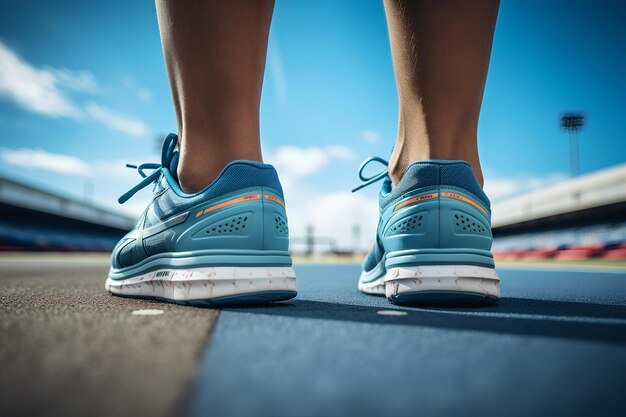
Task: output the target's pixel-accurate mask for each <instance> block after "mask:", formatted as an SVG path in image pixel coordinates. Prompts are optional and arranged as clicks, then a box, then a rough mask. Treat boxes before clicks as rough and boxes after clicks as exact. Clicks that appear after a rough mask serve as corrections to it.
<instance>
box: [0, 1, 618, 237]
mask: <svg viewBox="0 0 626 417" xmlns="http://www.w3.org/2000/svg"><path fill="white" fill-rule="evenodd" d="M624 18H626V6H625V5H624V3H622V2H619V1H602V2H588V1H547V2H540V1H506V0H505V1H503V2H502V5H501V8H500V14H499V18H498V23H497V27H496V34H495V40H494V47H493V53H492V60H491V67H490V73H489V77H488V80H487V87H486V91H485V98H484V105H483V111H482V115H481V120H480V126H479V147H480V152H481V158H482V162H483V169H484V171H485V173H486V189H487V191H488V192H489V193H490V194H491V196H492V198H493V199H495V200H497V199H502V198H505V197H506V196H507V195H514V194H516V193H520V192H523V191H525V190H528V189H531V188H535V187H538V186H541V185H542V184H545V183H548V182H551V181H555V180H558V179H561V178H564V177H565V176H567V173H568V170H569V154H568V148H567V145H568V141H567V136H566V135H565V134H564V133H563V132H561V131H560V129H559V126H558V116H559V114H560V113H561V112H562V111H566V110H582V111H584V112H585V114H586V115H587V118H588V127H587V128H586V129H585V131H584V132H583V133H582V134H581V137H580V153H581V164H580V165H581V171H582V172H583V173H585V172H591V171H595V170H598V169H601V168H604V167H608V166H611V165H615V164H619V163H623V162H624V161H626V140H624V139H625V138H626V124H625V123H624V122H623V120H624V118H625V116H626V104H624V103H625V102H624V98H625V97H626V81H624V74H626V46H625V45H626V28H625V27H624V25H623V20H624ZM171 103H172V102H171V96H170V92H169V87H168V84H167V77H166V74H165V69H164V64H163V58H162V52H161V46H160V42H159V34H158V27H157V21H156V15H155V11H154V4H153V3H152V2H147V1H139V2H128V1H125V2H122V1H109V2H95V1H84V2H76V1H55V2H52V3H51V2H47V1H37V0H33V1H27V2H11V3H7V2H4V3H2V5H0V127H1V128H2V138H1V139H0V175H5V176H10V177H13V178H18V179H22V180H26V181H28V182H31V183H34V184H37V185H40V186H44V187H50V188H51V189H54V190H57V191H60V192H63V193H65V194H69V195H74V196H78V197H80V196H82V193H83V190H84V189H85V184H87V188H88V189H90V190H93V198H94V199H95V200H96V201H97V202H98V203H100V204H105V205H109V206H111V207H114V205H115V204H116V203H115V199H116V197H117V196H118V195H119V194H121V193H123V192H124V191H126V189H128V188H130V187H131V186H132V185H134V183H136V182H137V181H139V179H140V178H139V176H138V175H137V174H136V173H134V172H132V171H131V170H128V169H126V168H124V163H126V162H149V161H150V162H151V161H156V160H157V159H155V158H156V157H157V153H158V142H157V138H158V137H161V136H163V135H164V134H166V133H167V132H169V131H172V130H173V129H175V127H176V123H175V118H174V113H173V108H172V104H171ZM261 119H262V120H261V131H262V140H263V148H264V155H265V158H266V160H268V161H269V162H273V163H275V164H276V165H277V167H278V168H279V169H280V173H281V176H282V177H283V181H284V182H285V188H286V194H287V203H288V208H289V215H290V220H291V226H292V231H293V232H294V234H298V233H301V232H302V231H303V230H304V227H305V225H306V224H307V223H312V224H314V225H315V227H316V230H318V233H320V234H331V233H333V234H337V235H338V236H339V237H338V239H339V240H340V244H350V243H352V241H351V239H352V237H351V230H352V226H353V224H355V223H358V224H361V225H362V228H363V231H364V233H363V237H362V240H363V242H366V241H369V240H370V238H369V236H370V235H369V233H370V232H371V230H373V228H374V226H375V224H371V223H375V216H376V206H375V197H376V190H375V188H376V187H370V189H366V190H363V192H360V193H358V194H355V195H351V194H350V193H349V190H350V188H351V187H352V186H354V185H356V184H357V183H358V180H357V174H356V170H357V168H358V165H359V163H360V161H361V160H362V159H363V158H365V157H367V156H370V155H381V156H383V157H387V156H388V154H389V152H390V149H391V146H392V143H393V138H394V136H395V132H396V121H397V102H396V91H395V83H394V78H393V72H392V64H391V57H390V51H389V43H388V39H387V29H386V26H385V17H384V12H383V7H382V3H381V2H380V1H375V0H372V1H357V0H355V1H313V0H311V1H286V0H282V1H281V0H278V1H277V4H276V8H275V13H274V19H273V22H272V29H271V33H270V47H269V53H268V67H267V71H266V77H265V86H264V91H263V97H262V109H261ZM148 194H149V193H143V194H141V195H139V196H138V197H137V198H136V199H133V200H131V202H130V203H129V204H128V206H127V207H122V208H121V209H122V210H126V211H128V212H131V213H137V211H138V210H139V209H140V208H141V207H142V206H143V205H144V204H145V201H146V198H147V197H148ZM311 199H315V200H316V201H318V202H319V203H320V204H318V205H316V207H318V209H316V210H312V209H310V208H309V207H310V204H303V203H302V202H304V201H310V200H311ZM320 206H328V207H329V209H327V210H324V209H322V210H320V209H319V207H320ZM337 213H344V214H337ZM372 219H374V220H373V221H372ZM338 230H339V232H338ZM359 242H360V241H359ZM359 244H360V243H359ZM363 244H365V243H363Z"/></svg>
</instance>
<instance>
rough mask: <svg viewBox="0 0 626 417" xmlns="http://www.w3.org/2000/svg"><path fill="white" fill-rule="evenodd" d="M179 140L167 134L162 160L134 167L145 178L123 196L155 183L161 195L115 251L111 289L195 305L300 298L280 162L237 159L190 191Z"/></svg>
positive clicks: (156, 194) (122, 199) (125, 197)
mask: <svg viewBox="0 0 626 417" xmlns="http://www.w3.org/2000/svg"><path fill="white" fill-rule="evenodd" d="M177 142H178V138H177V136H176V135H174V134H170V135H169V136H168V137H167V138H166V139H165V143H164V144H163V151H162V156H161V164H142V165H140V166H139V167H133V166H130V167H131V168H137V170H138V171H139V174H141V176H142V177H143V178H144V179H143V181H141V182H140V183H139V184H138V185H137V186H135V187H133V188H132V189H131V190H130V191H128V192H127V193H126V194H124V195H123V196H121V197H120V199H119V202H120V203H124V202H125V201H127V200H128V199H129V198H131V197H132V196H133V195H134V194H135V193H136V192H137V191H139V190H140V189H142V188H144V187H146V186H148V185H150V184H154V198H153V199H152V202H151V203H150V205H149V206H148V208H147V209H146V210H145V211H144V212H143V214H142V215H141V218H140V220H139V223H138V224H137V226H135V228H134V229H133V230H131V231H130V232H129V233H128V234H127V235H126V236H125V237H124V238H123V239H122V240H120V242H119V243H118V244H117V245H116V246H115V248H114V249H113V253H112V255H111V270H110V272H109V276H108V279H107V280H106V284H105V288H106V290H107V291H109V292H111V293H113V294H115V295H121V296H126V297H139V298H155V299H162V300H166V301H173V302H178V303H183V304H194V305H195V304H197V305H214V304H233V303H256V302H267V301H281V300H288V299H290V298H293V297H295V296H296V277H295V274H294V271H293V269H292V268H291V263H292V262H291V256H290V255H289V251H288V250H289V232H288V227H287V215H286V213H285V204H284V203H283V201H284V198H283V193H282V187H281V185H280V182H279V180H278V175H277V173H276V170H275V169H274V167H273V166H271V165H267V164H263V163H260V162H253V161H234V162H231V163H230V164H228V165H227V166H226V167H225V168H224V169H223V170H222V172H221V173H220V175H219V176H218V177H217V179H215V181H213V182H212V183H211V184H210V185H208V186H207V187H206V188H204V189H203V190H202V191H199V192H197V193H194V194H186V193H184V192H183V191H182V190H181V188H180V186H179V184H178V180H177V177H176V167H177V165H178V151H177ZM145 170H152V173H151V174H150V175H147V174H146V173H144V171H145Z"/></svg>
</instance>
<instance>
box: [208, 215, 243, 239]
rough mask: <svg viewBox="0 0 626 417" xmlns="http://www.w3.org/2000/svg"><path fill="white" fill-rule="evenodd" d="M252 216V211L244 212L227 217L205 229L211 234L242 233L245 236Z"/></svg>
mask: <svg viewBox="0 0 626 417" xmlns="http://www.w3.org/2000/svg"><path fill="white" fill-rule="evenodd" d="M251 218H252V213H243V214H238V215H236V216H232V217H229V218H226V219H222V220H220V221H218V222H215V223H213V224H211V225H210V226H209V227H207V228H206V229H205V231H204V232H205V233H206V234H207V235H209V236H224V235H240V236H245V235H247V234H248V231H249V230H250V229H249V222H250V220H251Z"/></svg>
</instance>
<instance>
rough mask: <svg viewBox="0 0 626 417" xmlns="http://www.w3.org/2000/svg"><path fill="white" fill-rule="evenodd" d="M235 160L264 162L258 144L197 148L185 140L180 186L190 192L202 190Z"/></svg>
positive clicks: (178, 169)
mask: <svg viewBox="0 0 626 417" xmlns="http://www.w3.org/2000/svg"><path fill="white" fill-rule="evenodd" d="M221 145H223V144H222V143H220V146H221ZM251 148H252V149H251ZM235 160H248V161H259V162H262V161H263V158H262V157H261V151H260V149H259V147H258V146H256V147H251V146H248V147H234V148H233V147H230V146H224V147H216V149H212V147H207V148H204V147H203V148H199V149H197V148H194V147H190V146H185V144H184V141H183V143H182V146H181V149H180V160H179V163H178V168H177V170H176V173H177V176H178V182H179V184H180V188H181V189H182V190H183V191H184V192H185V193H188V194H190V193H195V192H197V191H200V190H202V189H203V188H205V187H206V186H207V185H209V184H211V183H212V182H213V181H214V180H215V179H216V178H217V176H218V175H219V174H220V172H221V171H222V169H224V167H225V166H226V165H228V164H229V163H230V162H232V161H235Z"/></svg>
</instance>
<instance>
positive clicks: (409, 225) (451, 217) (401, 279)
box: [353, 157, 500, 304]
mask: <svg viewBox="0 0 626 417" xmlns="http://www.w3.org/2000/svg"><path fill="white" fill-rule="evenodd" d="M373 161H376V162H379V163H382V164H383V165H385V170H384V171H383V172H380V173H379V174H377V175H374V176H372V177H365V176H364V174H363V170H364V168H365V166H366V165H368V164H369V163H370V162H373ZM387 165H388V163H387V161H385V160H384V159H382V158H378V157H373V158H369V159H366V160H365V161H364V162H363V164H361V168H360V170H359V177H360V178H361V180H363V181H364V183H363V184H361V185H360V186H358V187H357V188H355V189H354V190H353V191H357V190H358V189H360V188H363V187H365V186H367V185H370V184H372V183H374V182H376V181H379V180H383V185H382V189H381V192H380V197H379V201H380V221H379V223H378V231H377V233H376V241H375V242H374V247H373V249H372V251H371V252H370V253H368V255H367V256H366V257H365V259H364V260H363V264H362V272H361V276H360V278H359V290H361V291H362V292H364V293H367V294H379V295H382V294H385V295H386V296H387V298H388V299H389V300H390V301H391V302H393V303H398V304H404V303H407V304H419V303H439V302H443V303H474V302H478V303H489V302H494V301H497V300H498V298H499V297H500V288H499V278H498V275H497V274H496V271H495V264H494V261H493V255H492V253H491V243H492V240H493V237H492V234H491V210H490V204H489V199H488V198H487V196H486V195H485V193H484V192H483V190H482V188H481V186H480V185H479V183H478V181H477V180H476V177H475V176H474V173H473V172H472V169H471V167H470V165H469V164H468V163H466V162H464V161H419V162H414V163H413V164H411V165H410V166H409V167H408V169H407V170H406V172H405V174H404V176H403V177H402V180H401V181H400V182H399V183H398V184H397V185H396V186H392V183H391V180H390V178H389V176H388V173H387V168H386V167H387Z"/></svg>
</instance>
